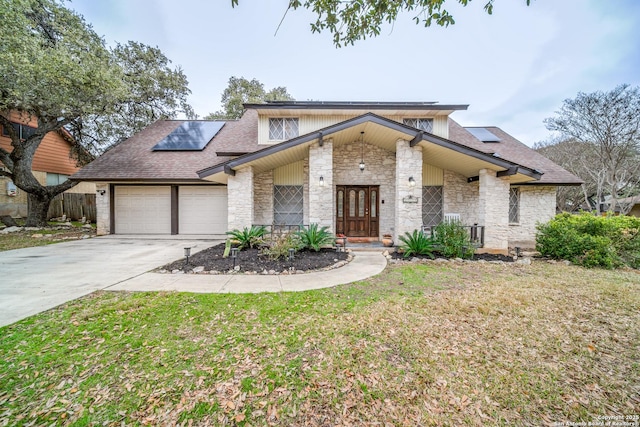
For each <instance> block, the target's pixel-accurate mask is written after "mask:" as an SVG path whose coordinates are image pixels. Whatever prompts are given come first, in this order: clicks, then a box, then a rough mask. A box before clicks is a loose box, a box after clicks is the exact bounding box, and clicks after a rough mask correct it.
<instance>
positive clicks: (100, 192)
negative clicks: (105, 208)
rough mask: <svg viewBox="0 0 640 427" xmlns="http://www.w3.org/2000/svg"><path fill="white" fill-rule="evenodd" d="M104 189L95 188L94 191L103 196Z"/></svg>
mask: <svg viewBox="0 0 640 427" xmlns="http://www.w3.org/2000/svg"><path fill="white" fill-rule="evenodd" d="M106 192H107V191H106V190H96V193H98V194H99V195H101V196H104V193H106Z"/></svg>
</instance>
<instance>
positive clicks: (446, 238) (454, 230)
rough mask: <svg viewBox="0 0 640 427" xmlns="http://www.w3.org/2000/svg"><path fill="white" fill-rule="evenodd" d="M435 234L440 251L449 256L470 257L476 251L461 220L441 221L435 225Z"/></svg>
mask: <svg viewBox="0 0 640 427" xmlns="http://www.w3.org/2000/svg"><path fill="white" fill-rule="evenodd" d="M433 234H434V236H435V242H436V245H437V248H438V252H440V253H441V254H442V255H443V256H445V257H447V258H463V259H468V258H471V257H472V256H473V253H474V252H475V248H474V246H473V244H471V237H470V236H469V233H468V232H467V229H466V228H465V227H464V226H463V225H462V224H461V223H460V222H459V221H445V222H441V223H440V224H438V225H436V226H435V227H434V229H433Z"/></svg>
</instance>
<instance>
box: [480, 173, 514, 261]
mask: <svg viewBox="0 0 640 427" xmlns="http://www.w3.org/2000/svg"><path fill="white" fill-rule="evenodd" d="M479 176H480V185H479V201H478V219H479V221H480V225H484V247H483V248H481V249H480V250H478V252H484V253H496V254H504V255H506V254H507V253H508V248H509V180H508V178H507V177H505V178H498V177H496V171H493V170H490V169H481V170H480V173H479Z"/></svg>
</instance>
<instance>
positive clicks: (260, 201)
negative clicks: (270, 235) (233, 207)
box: [253, 170, 273, 225]
mask: <svg viewBox="0 0 640 427" xmlns="http://www.w3.org/2000/svg"><path fill="white" fill-rule="evenodd" d="M253 223H254V224H259V225H268V224H271V223H273V171H272V170H270V171H266V172H262V173H259V174H256V176H255V179H254V182H253Z"/></svg>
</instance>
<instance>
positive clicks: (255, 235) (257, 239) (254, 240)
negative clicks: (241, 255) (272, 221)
mask: <svg viewBox="0 0 640 427" xmlns="http://www.w3.org/2000/svg"><path fill="white" fill-rule="evenodd" d="M266 232H267V229H266V228H265V227H264V226H262V225H261V226H255V225H254V226H252V227H251V228H249V227H245V228H244V229H242V230H238V229H235V230H231V231H227V234H228V235H229V236H230V237H231V240H232V241H233V243H235V244H237V245H238V249H240V250H242V249H244V248H254V247H256V246H258V245H259V244H261V243H262V242H263V241H264V235H265V233H266Z"/></svg>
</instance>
